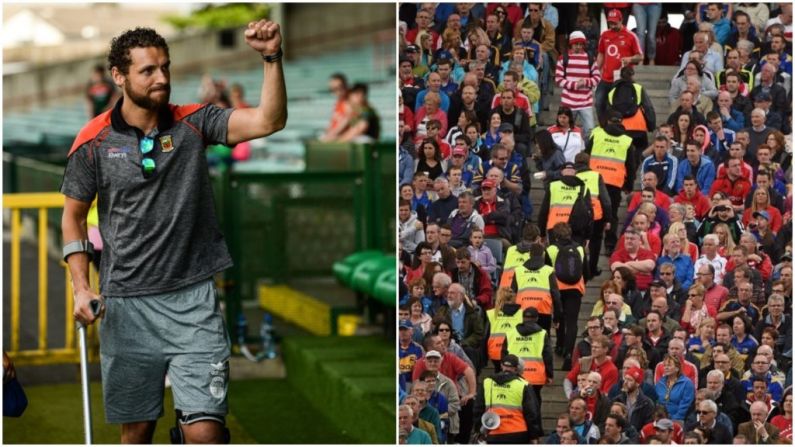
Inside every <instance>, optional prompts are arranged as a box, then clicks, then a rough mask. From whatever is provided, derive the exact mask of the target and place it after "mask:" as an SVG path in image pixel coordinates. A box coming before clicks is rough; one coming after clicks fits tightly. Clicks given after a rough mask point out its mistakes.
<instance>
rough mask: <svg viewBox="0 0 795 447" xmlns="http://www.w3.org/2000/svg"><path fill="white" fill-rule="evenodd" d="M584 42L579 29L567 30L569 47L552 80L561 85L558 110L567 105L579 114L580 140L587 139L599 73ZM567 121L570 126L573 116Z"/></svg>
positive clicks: (575, 113)
mask: <svg viewBox="0 0 795 447" xmlns="http://www.w3.org/2000/svg"><path fill="white" fill-rule="evenodd" d="M585 45H586V38H585V35H584V34H583V33H582V32H580V31H574V32H573V33H571V35H570V36H569V46H570V48H571V50H570V51H569V52H568V54H564V55H562V56H561V57H560V58H559V59H558V62H557V65H556V67H555V83H556V84H557V85H558V87H560V88H561V89H562V90H561V93H560V107H561V110H562V109H564V108H566V109H569V110H571V111H572V112H573V116H574V117H575V118H577V117H579V119H580V123H582V130H583V136H584V140H587V139H588V137H589V136H590V134H591V130H592V129H593V128H594V116H593V109H592V107H593V90H594V87H596V86H597V85H598V84H599V81H600V80H601V75H600V73H599V67H598V66H597V65H596V61H592V60H591V57H590V56H589V55H588V53H586V52H585ZM569 125H570V126H571V127H574V125H575V123H574V119H571V120H570V123H569ZM564 153H565V151H564ZM570 161H572V160H570Z"/></svg>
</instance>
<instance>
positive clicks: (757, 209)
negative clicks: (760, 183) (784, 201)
mask: <svg viewBox="0 0 795 447" xmlns="http://www.w3.org/2000/svg"><path fill="white" fill-rule="evenodd" d="M762 212H767V216H765V215H764V214H762ZM759 215H761V216H764V217H767V218H768V219H767V220H768V222H770V230H771V231H773V233H778V230H780V229H781V211H779V210H778V208H776V207H774V206H773V205H771V204H770V193H769V192H768V191H767V189H764V188H756V189H755V190H754V196H753V199H752V200H751V206H750V207H748V208H746V210H745V211H744V212H743V225H745V226H746V227H748V226H749V225H748V224H749V223H750V222H751V219H752V218H753V219H754V220H756V217H757V216H759Z"/></svg>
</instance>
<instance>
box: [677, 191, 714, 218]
mask: <svg viewBox="0 0 795 447" xmlns="http://www.w3.org/2000/svg"><path fill="white" fill-rule="evenodd" d="M674 202H676V203H681V204H683V205H684V204H686V203H689V204H691V205H693V208H695V211H696V219H703V218H704V216H706V215H707V214H709V210H710V208H712V204H711V203H710V201H709V199H708V198H707V197H706V196H705V195H704V194H701V191H699V190H698V189H696V194H695V195H694V196H693V197H687V194H685V190H684V189H682V190H681V191H679V194H677V195H676V197H674Z"/></svg>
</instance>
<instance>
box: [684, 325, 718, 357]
mask: <svg viewBox="0 0 795 447" xmlns="http://www.w3.org/2000/svg"><path fill="white" fill-rule="evenodd" d="M716 326H717V324H716V322H715V319H714V318H712V317H706V318H703V319H702V320H701V322H700V323H699V325H698V329H697V330H696V331H695V332H694V333H693V335H691V336H690V338H688V339H687V350H688V351H690V352H692V353H693V356H694V357H696V358H697V359H698V360H699V361H701V357H702V356H703V355H704V351H705V350H706V348H707V346H712V343H713V342H714V341H715V328H716Z"/></svg>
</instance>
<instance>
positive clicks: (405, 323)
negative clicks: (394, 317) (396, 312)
mask: <svg viewBox="0 0 795 447" xmlns="http://www.w3.org/2000/svg"><path fill="white" fill-rule="evenodd" d="M411 328H412V326H411V322H410V321H409V320H400V329H411Z"/></svg>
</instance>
